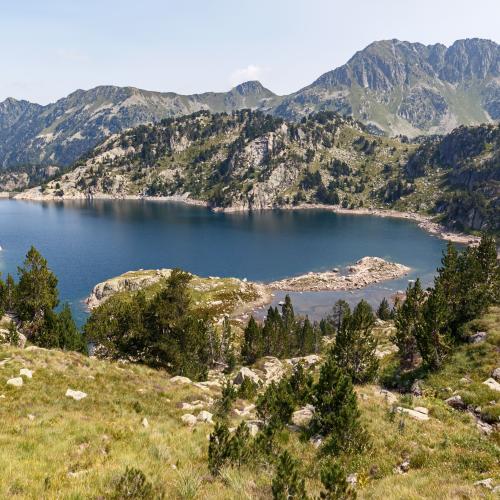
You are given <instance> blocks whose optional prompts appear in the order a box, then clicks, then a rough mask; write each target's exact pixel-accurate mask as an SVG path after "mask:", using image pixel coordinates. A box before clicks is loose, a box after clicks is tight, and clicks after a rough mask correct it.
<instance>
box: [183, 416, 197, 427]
mask: <svg viewBox="0 0 500 500" xmlns="http://www.w3.org/2000/svg"><path fill="white" fill-rule="evenodd" d="M181 420H182V422H183V423H184V424H186V425H188V426H189V427H193V426H194V425H196V422H197V420H196V417H195V416H194V415H191V413H186V414H185V415H182V417H181Z"/></svg>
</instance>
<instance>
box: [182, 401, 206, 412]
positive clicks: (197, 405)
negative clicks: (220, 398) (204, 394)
mask: <svg viewBox="0 0 500 500" xmlns="http://www.w3.org/2000/svg"><path fill="white" fill-rule="evenodd" d="M204 407H205V403H203V401H193V402H192V403H178V404H177V408H180V409H181V410H186V411H193V410H201V409H202V408H204Z"/></svg>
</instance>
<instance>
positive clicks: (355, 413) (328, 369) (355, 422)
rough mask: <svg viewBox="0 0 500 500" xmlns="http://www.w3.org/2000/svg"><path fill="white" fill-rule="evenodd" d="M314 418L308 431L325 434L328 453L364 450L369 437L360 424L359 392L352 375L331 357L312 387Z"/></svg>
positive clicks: (325, 448) (325, 445) (313, 433)
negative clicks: (352, 380)
mask: <svg viewBox="0 0 500 500" xmlns="http://www.w3.org/2000/svg"><path fill="white" fill-rule="evenodd" d="M312 401H313V405H314V407H315V412H314V417H313V419H312V420H311V423H310V426H309V430H308V433H309V434H310V435H311V436H314V435H316V434H320V435H322V436H325V438H326V439H325V443H324V445H323V448H324V451H325V452H326V453H333V454H339V453H347V454H349V453H354V452H359V451H362V450H363V449H364V447H365V446H366V444H367V436H366V433H365V431H364V429H363V428H362V427H361V424H360V421H359V418H360V412H359V410H358V404H357V400H356V393H355V392H354V388H353V385H352V382H351V379H350V377H349V375H347V374H346V373H344V372H343V370H341V369H340V368H339V367H338V366H337V364H336V363H335V360H334V359H333V357H331V356H329V357H328V358H327V360H326V362H325V363H324V364H323V366H322V367H321V371H320V375H319V380H318V382H317V383H316V384H315V385H314V388H313V398H312Z"/></svg>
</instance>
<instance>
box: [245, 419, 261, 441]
mask: <svg viewBox="0 0 500 500" xmlns="http://www.w3.org/2000/svg"><path fill="white" fill-rule="evenodd" d="M247 427H248V430H249V431H250V436H252V437H255V436H256V435H257V433H258V432H259V427H258V426H257V425H256V424H250V423H248V422H247Z"/></svg>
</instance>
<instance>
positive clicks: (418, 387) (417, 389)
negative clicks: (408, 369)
mask: <svg viewBox="0 0 500 500" xmlns="http://www.w3.org/2000/svg"><path fill="white" fill-rule="evenodd" d="M410 391H411V393H412V394H413V395H414V396H417V397H419V396H421V395H422V394H423V390H422V381H421V380H415V382H413V384H412V386H411V389H410Z"/></svg>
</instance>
